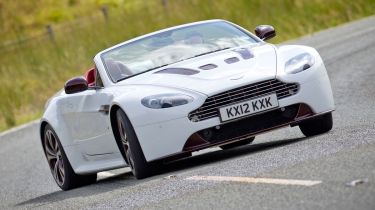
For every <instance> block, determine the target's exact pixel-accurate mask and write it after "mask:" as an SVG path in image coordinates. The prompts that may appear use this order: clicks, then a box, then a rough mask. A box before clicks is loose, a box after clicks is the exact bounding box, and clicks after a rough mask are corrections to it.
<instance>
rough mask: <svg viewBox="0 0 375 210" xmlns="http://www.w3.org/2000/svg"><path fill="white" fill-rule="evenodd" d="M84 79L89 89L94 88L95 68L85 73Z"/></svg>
mask: <svg viewBox="0 0 375 210" xmlns="http://www.w3.org/2000/svg"><path fill="white" fill-rule="evenodd" d="M85 78H86V81H87V84H88V86H89V87H92V86H95V68H91V69H89V70H88V71H87V72H86V73H85Z"/></svg>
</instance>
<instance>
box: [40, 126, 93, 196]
mask: <svg viewBox="0 0 375 210" xmlns="http://www.w3.org/2000/svg"><path fill="white" fill-rule="evenodd" d="M42 144H43V149H44V153H45V155H46V158H47V162H48V165H49V167H50V169H51V173H52V176H53V178H54V179H55V181H56V184H57V185H58V186H59V187H60V188H61V189H62V190H70V189H73V188H76V187H80V186H84V185H88V184H91V183H94V182H95V181H96V178H97V177H96V176H97V175H96V173H95V174H89V175H78V174H76V173H75V172H74V171H73V168H72V166H71V165H70V163H69V160H68V158H67V157H66V154H65V152H64V149H63V147H62V146H61V143H60V140H59V138H58V137H57V135H56V133H55V131H54V130H53V129H52V127H51V126H50V125H46V127H45V129H44V138H43V142H42Z"/></svg>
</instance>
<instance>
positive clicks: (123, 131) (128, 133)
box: [115, 109, 157, 179]
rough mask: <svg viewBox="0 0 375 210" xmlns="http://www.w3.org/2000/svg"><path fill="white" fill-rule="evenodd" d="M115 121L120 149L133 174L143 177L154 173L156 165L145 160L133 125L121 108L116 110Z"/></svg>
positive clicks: (138, 177)
mask: <svg viewBox="0 0 375 210" xmlns="http://www.w3.org/2000/svg"><path fill="white" fill-rule="evenodd" d="M116 122H117V132H116V131H115V132H116V133H117V135H116V136H117V139H118V140H120V141H121V143H120V144H119V145H120V150H121V152H122V154H123V156H124V159H125V161H126V162H127V163H128V165H129V166H130V168H131V170H132V173H133V175H134V176H135V177H136V178H137V179H143V178H147V177H149V176H152V175H153V174H155V173H156V169H157V165H156V164H154V163H148V162H147V161H146V158H145V156H144V154H143V151H142V148H141V145H140V144H139V141H138V138H137V136H136V134H135V131H134V129H133V126H132V125H131V123H130V121H129V119H128V117H127V116H126V114H125V113H124V112H123V111H122V110H121V109H119V110H117V112H116Z"/></svg>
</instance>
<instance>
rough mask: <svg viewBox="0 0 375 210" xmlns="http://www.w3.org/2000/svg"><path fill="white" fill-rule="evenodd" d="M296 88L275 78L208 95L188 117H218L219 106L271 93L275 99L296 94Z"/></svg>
mask: <svg viewBox="0 0 375 210" xmlns="http://www.w3.org/2000/svg"><path fill="white" fill-rule="evenodd" d="M298 88H299V86H298V84H296V83H284V82H281V81H279V80H276V79H271V80H266V81H262V82H257V83H253V84H249V85H246V86H242V87H239V88H235V89H232V90H228V91H225V92H223V93H219V94H216V95H213V96H210V97H208V98H207V99H206V101H205V102H204V104H203V105H202V106H201V107H199V108H198V109H196V110H194V111H192V112H190V114H189V119H190V120H191V121H194V122H198V121H202V120H206V119H209V118H213V117H218V116H219V111H218V108H220V107H223V106H226V105H230V104H233V103H237V102H241V101H244V100H248V99H252V98H256V97H259V96H263V95H268V94H271V93H276V95H277V99H282V98H285V97H288V96H291V95H294V94H296V93H297V92H298Z"/></svg>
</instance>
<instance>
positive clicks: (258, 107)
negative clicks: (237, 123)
mask: <svg viewBox="0 0 375 210" xmlns="http://www.w3.org/2000/svg"><path fill="white" fill-rule="evenodd" d="M278 106H279V102H278V101H277V96H276V94H272V95H266V96H262V97H259V98H254V99H251V100H248V101H243V102H240V103H237V104H232V105H229V106H225V107H221V108H219V111H220V119H221V121H222V122H224V121H228V120H233V119H236V118H240V117H244V116H247V115H252V114H256V113H258V112H263V111H266V110H269V109H273V108H276V107H278Z"/></svg>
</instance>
